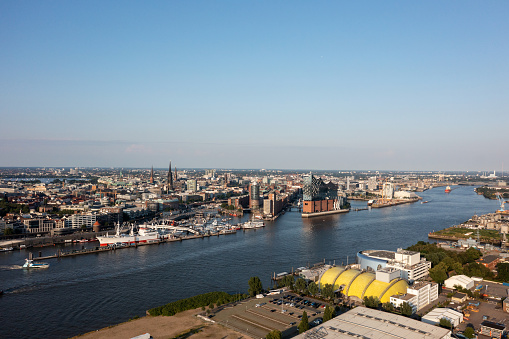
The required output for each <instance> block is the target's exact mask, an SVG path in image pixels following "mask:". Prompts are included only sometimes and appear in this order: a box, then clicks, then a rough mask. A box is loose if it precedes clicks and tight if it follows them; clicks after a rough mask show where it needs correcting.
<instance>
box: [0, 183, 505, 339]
mask: <svg viewBox="0 0 509 339" xmlns="http://www.w3.org/2000/svg"><path fill="white" fill-rule="evenodd" d="M419 195H420V196H422V197H423V199H424V200H427V201H429V203H427V204H421V203H419V202H418V203H414V204H407V205H400V206H396V207H389V208H383V209H373V210H370V211H358V212H353V211H352V212H350V213H347V214H342V215H334V216H326V217H317V218H312V219H301V217H300V214H299V213H297V212H288V213H286V214H285V215H283V216H281V217H280V218H279V219H278V220H276V221H274V222H272V223H270V222H269V223H268V224H267V226H266V227H265V228H263V229H258V230H248V231H245V232H243V231H238V232H237V233H236V234H232V235H223V236H219V237H210V238H204V239H193V240H186V241H182V242H177V243H166V244H160V245H151V246H141V247H138V248H129V249H123V250H118V251H112V252H107V253H98V254H90V255H83V256H76V257H69V258H62V259H60V260H57V259H50V260H48V262H49V263H50V268H49V269H46V270H41V271H27V270H23V269H21V265H22V264H23V262H24V259H25V258H26V257H27V256H28V251H25V250H22V251H14V252H6V253H0V290H4V291H5V293H4V295H3V296H2V297H0V309H1V310H2V311H1V325H0V338H66V337H70V336H73V335H77V334H80V333H85V332H89V331H92V330H96V329H100V328H103V327H106V326H109V325H112V324H116V323H120V322H124V321H127V320H128V319H130V318H132V317H134V316H136V315H139V316H142V315H144V314H145V311H146V310H147V309H149V308H152V307H155V306H159V305H163V304H165V303H168V302H171V301H175V300H178V299H182V298H186V297H190V296H192V295H195V294H200V293H204V292H209V291H216V290H221V291H226V292H230V293H237V292H244V293H245V292H247V289H248V284H247V282H248V280H249V278H250V277H251V276H259V277H260V278H261V279H262V282H263V284H264V287H268V285H269V283H270V277H271V275H272V274H273V273H274V272H276V273H279V272H283V271H291V270H292V268H294V269H295V268H297V267H301V266H306V265H308V264H314V263H317V262H320V261H322V262H323V260H325V261H326V262H327V263H328V262H330V263H333V262H334V261H335V263H336V264H342V263H344V264H346V262H347V260H348V261H349V262H350V263H351V262H352V261H353V260H355V255H356V253H357V252H358V251H360V250H368V249H385V250H396V249H397V248H399V247H402V248H405V247H408V246H410V245H412V244H414V243H416V242H417V241H419V240H423V241H428V238H427V235H428V233H429V232H430V231H433V230H439V229H443V228H446V227H449V226H452V225H456V224H459V223H461V222H464V221H466V220H468V219H469V218H470V217H471V216H472V215H474V214H484V213H490V212H494V211H495V210H496V209H497V208H498V202H497V201H494V200H488V199H485V198H484V197H482V196H479V195H477V194H475V192H474V188H473V187H471V186H465V187H459V188H457V189H454V190H453V191H452V192H451V193H450V194H446V193H444V188H435V189H432V190H428V191H426V192H422V193H419ZM365 205H366V203H365V202H355V201H354V202H352V207H353V208H355V207H365ZM90 244H91V245H93V246H97V243H90ZM90 244H89V246H91V245H90ZM71 248H73V247H72V246H67V249H71ZM79 248H81V246H79ZM38 251H39V249H37V250H36V251H35V253H34V254H36V255H37V254H38ZM42 252H43V253H42V254H43V255H47V254H53V253H55V252H56V248H44V249H42Z"/></svg>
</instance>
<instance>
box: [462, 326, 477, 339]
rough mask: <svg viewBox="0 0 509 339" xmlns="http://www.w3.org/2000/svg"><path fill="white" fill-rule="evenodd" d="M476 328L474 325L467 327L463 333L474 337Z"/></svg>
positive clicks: (468, 336)
mask: <svg viewBox="0 0 509 339" xmlns="http://www.w3.org/2000/svg"><path fill="white" fill-rule="evenodd" d="M474 333H475V331H474V329H473V328H472V327H470V326H469V327H467V328H465V331H463V335H464V336H465V337H467V338H473V337H474Z"/></svg>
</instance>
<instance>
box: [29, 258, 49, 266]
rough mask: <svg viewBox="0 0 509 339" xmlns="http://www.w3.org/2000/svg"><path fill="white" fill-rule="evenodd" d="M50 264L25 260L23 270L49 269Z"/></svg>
mask: <svg viewBox="0 0 509 339" xmlns="http://www.w3.org/2000/svg"><path fill="white" fill-rule="evenodd" d="M48 267H49V264H48V263H45V262H34V261H33V260H32V259H25V263H24V264H23V268H48Z"/></svg>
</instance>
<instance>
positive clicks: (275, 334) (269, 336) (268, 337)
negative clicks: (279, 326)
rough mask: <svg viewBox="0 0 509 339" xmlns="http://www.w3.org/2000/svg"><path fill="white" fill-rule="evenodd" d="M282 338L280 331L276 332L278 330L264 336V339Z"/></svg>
mask: <svg viewBox="0 0 509 339" xmlns="http://www.w3.org/2000/svg"><path fill="white" fill-rule="evenodd" d="M282 337H283V334H282V333H281V331H278V330H273V331H270V332H269V333H268V334H267V335H266V336H265V338H266V339H281V338H282Z"/></svg>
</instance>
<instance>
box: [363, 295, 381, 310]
mask: <svg viewBox="0 0 509 339" xmlns="http://www.w3.org/2000/svg"><path fill="white" fill-rule="evenodd" d="M379 304H380V300H379V299H378V298H377V297H375V296H372V295H370V296H369V297H368V296H365V297H364V305H365V306H366V307H370V308H378V305H379Z"/></svg>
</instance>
